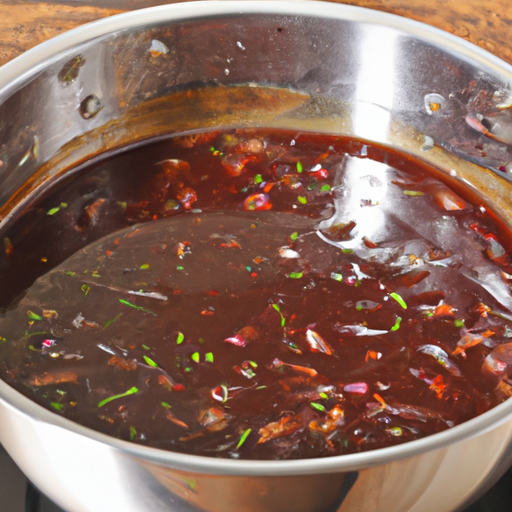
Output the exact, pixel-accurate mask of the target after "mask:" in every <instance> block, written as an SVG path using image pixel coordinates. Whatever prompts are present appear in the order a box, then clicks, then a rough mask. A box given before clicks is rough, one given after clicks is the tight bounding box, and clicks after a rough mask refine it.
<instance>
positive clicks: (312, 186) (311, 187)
mask: <svg viewBox="0 0 512 512" xmlns="http://www.w3.org/2000/svg"><path fill="white" fill-rule="evenodd" d="M317 188H318V181H316V180H313V181H310V182H309V184H308V190H316V189H317Z"/></svg>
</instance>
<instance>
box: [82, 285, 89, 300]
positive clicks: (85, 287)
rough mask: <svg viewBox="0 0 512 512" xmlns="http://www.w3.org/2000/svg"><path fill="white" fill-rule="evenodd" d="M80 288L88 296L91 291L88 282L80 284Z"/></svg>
mask: <svg viewBox="0 0 512 512" xmlns="http://www.w3.org/2000/svg"><path fill="white" fill-rule="evenodd" d="M80 290H82V291H83V292H84V295H85V296H86V297H87V295H89V292H90V291H91V287H90V286H88V285H86V284H83V285H82V286H80Z"/></svg>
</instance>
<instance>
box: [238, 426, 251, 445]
mask: <svg viewBox="0 0 512 512" xmlns="http://www.w3.org/2000/svg"><path fill="white" fill-rule="evenodd" d="M251 431H252V429H251V428H248V429H247V430H246V431H245V432H244V433H243V434H242V436H241V437H240V441H238V444H237V445H236V449H237V450H238V449H239V448H240V447H241V446H242V445H243V444H244V443H245V440H246V439H247V438H248V437H249V434H250V433H251Z"/></svg>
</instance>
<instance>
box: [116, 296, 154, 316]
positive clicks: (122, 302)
mask: <svg viewBox="0 0 512 512" xmlns="http://www.w3.org/2000/svg"><path fill="white" fill-rule="evenodd" d="M119 302H120V303H121V304H124V305H125V306H128V307H130V308H133V309H136V310H137V311H143V312H144V313H149V314H150V315H153V316H157V314H156V313H155V312H153V311H151V310H150V309H146V308H143V307H142V306H136V305H135V304H132V303H131V302H130V301H128V300H124V299H119Z"/></svg>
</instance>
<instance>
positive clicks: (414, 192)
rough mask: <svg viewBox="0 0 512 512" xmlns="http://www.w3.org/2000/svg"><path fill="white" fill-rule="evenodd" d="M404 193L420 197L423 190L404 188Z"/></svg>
mask: <svg viewBox="0 0 512 512" xmlns="http://www.w3.org/2000/svg"><path fill="white" fill-rule="evenodd" d="M404 194H405V195H406V196H409V197H421V196H422V195H423V192H420V191H419V190H404Z"/></svg>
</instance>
